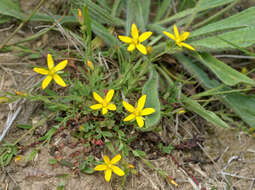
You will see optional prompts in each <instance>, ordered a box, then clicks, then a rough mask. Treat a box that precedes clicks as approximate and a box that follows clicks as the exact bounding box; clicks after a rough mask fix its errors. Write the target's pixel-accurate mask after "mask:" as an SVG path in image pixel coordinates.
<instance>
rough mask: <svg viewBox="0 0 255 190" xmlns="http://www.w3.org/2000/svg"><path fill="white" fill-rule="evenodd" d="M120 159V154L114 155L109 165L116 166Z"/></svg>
mask: <svg viewBox="0 0 255 190" xmlns="http://www.w3.org/2000/svg"><path fill="white" fill-rule="evenodd" d="M120 159H121V154H118V155H116V156H115V157H114V158H113V159H112V160H111V164H116V163H117V162H118V161H120Z"/></svg>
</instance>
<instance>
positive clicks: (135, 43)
mask: <svg viewBox="0 0 255 190" xmlns="http://www.w3.org/2000/svg"><path fill="white" fill-rule="evenodd" d="M151 35H152V32H144V33H142V34H141V35H140V36H139V31H138V30H137V27H136V25H135V24H133V25H132V28H131V36H132V38H130V37H128V36H118V37H119V39H120V40H121V41H123V42H125V43H127V44H129V46H128V48H127V50H128V51H133V50H134V49H135V48H137V49H138V50H139V51H140V52H141V53H142V54H144V55H146V54H147V49H146V47H145V46H144V45H142V44H141V43H142V42H143V41H145V40H147V39H148V38H149V37H150V36H151Z"/></svg>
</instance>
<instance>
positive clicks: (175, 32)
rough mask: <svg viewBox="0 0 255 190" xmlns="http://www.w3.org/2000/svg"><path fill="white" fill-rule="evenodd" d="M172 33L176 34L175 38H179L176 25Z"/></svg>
mask: <svg viewBox="0 0 255 190" xmlns="http://www.w3.org/2000/svg"><path fill="white" fill-rule="evenodd" d="M174 35H175V36H176V39H179V38H180V35H179V31H178V28H177V26H176V25H174Z"/></svg>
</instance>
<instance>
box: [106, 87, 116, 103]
mask: <svg viewBox="0 0 255 190" xmlns="http://www.w3.org/2000/svg"><path fill="white" fill-rule="evenodd" d="M113 95H114V90H113V89H111V90H109V91H108V92H107V94H106V96H105V100H106V102H107V103H109V102H110V101H111V100H112V97H113Z"/></svg>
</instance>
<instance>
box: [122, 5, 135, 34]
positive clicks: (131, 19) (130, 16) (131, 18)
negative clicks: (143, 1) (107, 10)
mask: <svg viewBox="0 0 255 190" xmlns="http://www.w3.org/2000/svg"><path fill="white" fill-rule="evenodd" d="M126 7H127V13H126V15H127V16H126V24H125V30H126V35H127V36H128V35H129V34H130V31H131V25H132V24H133V23H135V14H134V13H136V4H135V0H127V1H126Z"/></svg>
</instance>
